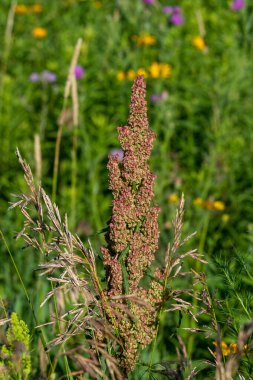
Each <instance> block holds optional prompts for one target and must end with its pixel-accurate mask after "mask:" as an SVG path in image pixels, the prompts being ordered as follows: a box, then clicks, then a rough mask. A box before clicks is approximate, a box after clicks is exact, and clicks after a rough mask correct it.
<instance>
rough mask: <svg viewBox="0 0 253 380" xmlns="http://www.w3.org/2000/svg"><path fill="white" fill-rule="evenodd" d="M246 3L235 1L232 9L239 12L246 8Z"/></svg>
mask: <svg viewBox="0 0 253 380" xmlns="http://www.w3.org/2000/svg"><path fill="white" fill-rule="evenodd" d="M244 6H245V2H244V0H234V1H233V3H232V4H231V9H232V10H233V11H239V10H240V9H242V8H244Z"/></svg>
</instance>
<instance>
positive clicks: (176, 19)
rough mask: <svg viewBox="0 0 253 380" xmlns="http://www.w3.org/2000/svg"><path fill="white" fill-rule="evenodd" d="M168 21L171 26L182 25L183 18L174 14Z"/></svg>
mask: <svg viewBox="0 0 253 380" xmlns="http://www.w3.org/2000/svg"><path fill="white" fill-rule="evenodd" d="M170 21H171V23H172V24H173V25H182V24H183V23H184V18H183V16H182V15H181V14H177V13H174V14H173V15H172V16H171V18H170Z"/></svg>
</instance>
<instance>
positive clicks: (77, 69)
mask: <svg viewBox="0 0 253 380" xmlns="http://www.w3.org/2000/svg"><path fill="white" fill-rule="evenodd" d="M74 74H75V77H76V79H81V78H82V77H83V76H84V74H85V70H84V68H83V67H82V66H80V65H77V66H76V67H75V70H74Z"/></svg>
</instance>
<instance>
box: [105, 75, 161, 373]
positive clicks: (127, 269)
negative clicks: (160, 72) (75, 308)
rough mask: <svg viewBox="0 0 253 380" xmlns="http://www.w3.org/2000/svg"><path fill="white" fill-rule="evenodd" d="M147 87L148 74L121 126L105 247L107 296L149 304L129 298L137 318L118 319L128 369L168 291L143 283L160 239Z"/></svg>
mask: <svg viewBox="0 0 253 380" xmlns="http://www.w3.org/2000/svg"><path fill="white" fill-rule="evenodd" d="M145 87H146V85H145V82H144V79H143V77H142V76H139V77H137V78H136V80H135V81H134V84H133V88H132V97H131V104H130V116H129V119H128V125H126V126H123V127H119V128H118V133H119V141H120V144H121V147H122V149H123V150H124V158H123V160H122V162H121V161H120V158H119V157H118V156H117V155H116V156H114V155H111V156H110V157H109V163H108V169H109V173H110V174H109V185H110V189H111V190H112V193H113V204H112V216H111V218H110V220H109V222H108V227H109V230H108V233H107V234H106V240H107V243H108V244H107V247H106V248H105V247H103V248H102V253H103V257H104V263H105V265H106V266H107V279H108V291H107V293H108V295H109V296H111V297H113V296H114V297H115V296H121V295H125V296H128V295H135V296H136V297H137V299H141V300H144V301H145V302H146V305H144V304H141V305H140V304H138V302H131V301H129V298H128V301H127V302H128V305H129V308H130V311H131V313H132V315H133V316H134V318H132V319H131V318H123V319H122V318H121V320H119V321H118V322H119V330H120V336H121V338H122V339H123V342H124V344H123V348H124V350H123V352H122V355H121V365H122V367H123V368H124V369H125V371H126V372H128V371H129V370H132V369H133V368H134V365H135V363H136V359H137V350H138V347H139V346H141V347H142V348H143V347H144V346H145V345H147V344H149V343H150V342H151V341H152V339H153V337H154V332H155V321H156V317H157V310H158V309H159V303H160V302H161V300H162V292H163V287H162V286H161V284H159V282H158V281H152V282H151V284H150V288H149V289H145V288H143V287H140V286H139V283H140V281H141V279H142V278H143V276H144V272H145V270H146V269H147V268H149V267H150V265H151V263H152V261H153V260H154V258H155V252H156V250H157V248H158V238H159V230H158V221H157V219H158V213H159V207H158V206H154V205H152V199H153V196H154V191H153V185H154V180H155V175H154V174H153V173H151V171H150V168H149V166H148V163H147V160H148V159H149V157H150V153H151V149H152V146H153V142H154V139H155V133H154V132H153V131H151V130H150V129H149V125H148V119H147V105H146V100H145V95H146V89H145ZM158 274H159V273H157V275H158ZM130 299H131V298H130ZM120 302H122V299H121V301H119V303H120ZM125 302H126V301H125ZM121 317H122V316H121Z"/></svg>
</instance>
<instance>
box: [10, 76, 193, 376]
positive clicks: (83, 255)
mask: <svg viewBox="0 0 253 380" xmlns="http://www.w3.org/2000/svg"><path fill="white" fill-rule="evenodd" d="M145 92H146V91H145V82H144V78H143V77H142V76H139V77H137V78H136V80H135V81H134V84H133V88H132V97H131V104H130V116H129V119H128V125H127V126H122V127H119V128H118V133H119V140H120V143H121V146H122V149H123V151H124V158H123V160H122V161H121V160H120V157H118V156H110V158H109V163H108V169H109V185H110V189H111V190H112V194H113V204H112V215H111V218H110V220H109V222H108V229H107V233H106V235H105V238H106V242H107V245H106V246H105V247H102V248H101V251H102V255H103V261H104V266H105V270H106V278H107V283H106V285H105V286H102V284H101V281H100V278H99V275H98V273H97V269H96V255H95V254H94V252H93V250H92V248H91V247H89V248H86V247H85V245H84V244H83V243H82V242H81V240H80V239H79V237H78V236H77V235H73V234H72V233H71V232H70V231H69V228H68V219H67V216H65V218H62V217H61V215H60V212H59V209H58V207H57V206H56V205H55V204H54V203H52V202H51V200H50V198H49V197H48V195H47V194H46V193H45V191H44V190H43V188H42V187H41V186H37V185H36V184H35V183H34V179H33V175H32V172H31V169H30V167H29V165H28V164H27V163H26V162H25V160H23V158H22V157H21V155H20V153H19V151H17V155H18V158H19V161H20V164H21V166H22V168H23V170H24V172H25V180H26V182H27V185H28V188H29V192H28V194H21V195H19V196H18V201H17V202H16V203H14V204H13V205H12V207H18V208H19V209H20V211H21V212H22V214H23V215H24V217H25V223H24V228H23V229H22V231H21V232H20V233H19V234H18V237H20V236H22V237H23V238H24V240H25V242H26V246H30V247H32V248H33V249H34V250H35V249H36V250H39V251H40V253H41V254H43V255H44V261H43V263H41V264H40V265H39V268H40V269H41V270H42V271H43V274H44V275H46V276H47V279H48V280H49V281H50V282H51V286H52V287H51V290H50V291H49V292H48V294H47V295H46V297H45V300H44V302H43V303H42V305H41V306H43V304H44V303H45V302H47V301H49V300H50V299H51V298H52V297H53V298H54V304H55V305H56V306H57V301H58V299H59V300H62V294H64V297H65V298H64V299H65V309H63V306H62V301H59V303H60V305H59V307H57V308H56V310H55V316H53V317H52V322H51V323H52V324H54V325H56V327H57V324H58V334H57V336H56V337H55V339H53V341H51V342H50V343H51V345H59V344H62V343H64V342H66V341H67V340H68V339H69V338H71V337H74V336H76V335H79V336H81V337H82V338H83V337H84V336H85V337H86V338H85V339H84V340H83V345H82V346H78V347H76V348H74V349H73V350H70V351H68V352H66V353H65V354H66V355H69V356H70V357H71V358H73V359H74V360H75V359H76V361H77V362H78V366H79V368H80V367H81V370H82V371H83V372H84V373H89V374H90V376H91V378H94V379H99V378H100V376H101V374H102V373H103V379H109V377H107V375H106V374H105V370H104V368H103V370H102V368H101V365H102V364H101V363H104V364H105V365H106V367H107V370H106V373H107V374H108V375H110V378H112V379H121V380H122V379H123V378H127V376H128V374H129V373H130V372H131V371H133V369H134V367H135V365H136V362H137V359H138V356H139V351H140V350H141V349H143V348H144V347H145V346H147V345H148V344H150V343H151V342H152V340H153V339H154V338H155V337H156V335H157V333H158V327H159V323H158V321H159V316H160V313H161V312H162V311H164V308H165V304H166V301H168V300H170V309H169V310H167V311H174V310H179V309H180V310H184V309H187V311H189V309H190V308H191V304H190V303H189V302H186V301H185V300H184V299H183V298H184V295H185V294H186V295H187V296H189V295H192V294H193V293H194V292H193V290H184V289H179V290H178V289H174V288H175V286H174V285H173V280H174V279H175V278H177V277H178V276H179V275H180V276H181V277H182V276H184V275H188V274H189V273H188V272H185V271H184V272H181V269H182V260H185V258H186V257H187V256H190V257H191V258H193V259H198V260H200V258H199V257H198V256H197V253H196V251H195V250H190V251H188V252H186V253H181V252H180V247H181V246H182V245H183V244H184V243H185V242H186V241H187V240H188V238H189V237H188V238H186V239H184V240H181V230H182V220H183V210H184V200H183V197H182V199H181V202H180V205H179V209H178V211H177V215H176V219H175V222H174V240H173V242H172V244H171V245H169V247H168V249H167V252H166V255H165V267H164V268H163V270H160V269H158V268H157V269H156V270H155V271H154V274H153V276H152V277H151V280H149V281H147V279H145V280H144V281H141V280H143V278H144V277H145V272H146V271H147V270H148V269H149V268H150V266H151V264H152V262H153V261H154V259H155V252H156V251H157V249H158V238H159V229H158V221H157V219H158V214H159V207H158V206H156V205H154V204H153V196H154V191H153V185H154V180H155V175H154V174H152V173H151V171H150V169H149V166H148V163H147V161H148V159H149V156H150V153H151V149H152V145H153V142H154V139H155V133H154V132H153V131H151V130H150V129H149V126H148V119H147V105H146V100H145ZM168 283H169V285H170V290H168V286H167V285H168ZM53 284H56V286H53ZM182 296H183V297H182ZM181 297H182V298H181ZM173 300H174V303H173ZM71 302H72V303H71ZM59 321H60V323H59ZM55 322H56V323H55ZM64 326H65V329H64V328H63V327H64ZM49 345H50V344H49ZM81 354H83V356H82V355H81ZM87 356H88V357H87ZM101 358H103V359H102V360H101ZM151 362H152V360H151ZM151 366H152V363H150V366H149V370H151ZM119 369H120V370H119Z"/></svg>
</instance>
